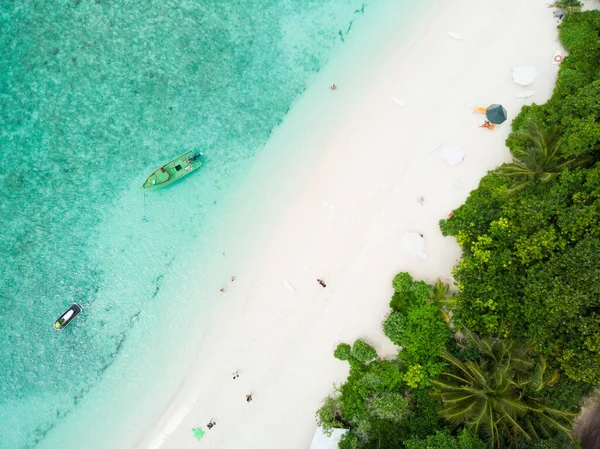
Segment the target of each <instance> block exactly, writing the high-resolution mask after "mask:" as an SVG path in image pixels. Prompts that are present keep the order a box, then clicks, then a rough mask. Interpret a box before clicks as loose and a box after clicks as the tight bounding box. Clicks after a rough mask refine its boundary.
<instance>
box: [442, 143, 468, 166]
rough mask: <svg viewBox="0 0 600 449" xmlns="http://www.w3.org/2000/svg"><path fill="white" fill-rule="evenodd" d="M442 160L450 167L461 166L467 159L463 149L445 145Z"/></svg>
mask: <svg viewBox="0 0 600 449" xmlns="http://www.w3.org/2000/svg"><path fill="white" fill-rule="evenodd" d="M440 152H441V155H442V159H444V161H446V164H448V165H456V164H460V163H461V162H462V161H463V159H464V158H465V152H464V151H463V150H462V148H461V147H459V146H458V145H454V144H445V145H444V146H443V147H442V149H441V151H440Z"/></svg>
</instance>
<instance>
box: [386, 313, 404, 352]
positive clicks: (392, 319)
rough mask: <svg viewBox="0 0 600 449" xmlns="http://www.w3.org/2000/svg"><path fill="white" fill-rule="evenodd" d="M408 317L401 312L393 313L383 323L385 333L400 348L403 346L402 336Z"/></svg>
mask: <svg viewBox="0 0 600 449" xmlns="http://www.w3.org/2000/svg"><path fill="white" fill-rule="evenodd" d="M405 322H406V316H405V315H403V314H402V313H400V312H392V313H390V314H389V315H388V317H387V318H386V320H385V321H384V322H383V332H384V333H385V335H386V336H387V337H388V338H389V339H390V340H392V342H394V344H396V345H398V346H402V335H404V332H405V330H404V329H405Z"/></svg>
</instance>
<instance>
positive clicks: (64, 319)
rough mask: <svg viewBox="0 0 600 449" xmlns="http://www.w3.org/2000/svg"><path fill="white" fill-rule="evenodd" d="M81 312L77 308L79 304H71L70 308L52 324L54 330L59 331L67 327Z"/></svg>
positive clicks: (80, 309) (79, 308)
mask: <svg viewBox="0 0 600 449" xmlns="http://www.w3.org/2000/svg"><path fill="white" fill-rule="evenodd" d="M81 311H82V308H81V307H79V304H77V303H73V305H72V306H71V307H69V308H68V309H67V310H66V311H65V313H63V314H62V315H61V316H59V317H58V319H57V320H56V321H55V323H54V330H55V331H59V330H61V329H64V328H65V327H67V325H68V324H69V323H70V322H71V321H73V319H74V318H75V317H76V316H77V315H79V314H80V313H81Z"/></svg>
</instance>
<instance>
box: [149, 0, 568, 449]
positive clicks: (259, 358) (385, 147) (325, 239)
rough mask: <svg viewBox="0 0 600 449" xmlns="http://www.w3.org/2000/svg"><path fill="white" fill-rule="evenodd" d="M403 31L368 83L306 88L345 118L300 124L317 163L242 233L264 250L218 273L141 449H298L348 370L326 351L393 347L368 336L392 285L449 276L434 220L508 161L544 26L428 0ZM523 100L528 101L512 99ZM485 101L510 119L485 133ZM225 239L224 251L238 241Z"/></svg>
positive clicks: (517, 5) (451, 249) (550, 45)
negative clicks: (358, 342)
mask: <svg viewBox="0 0 600 449" xmlns="http://www.w3.org/2000/svg"><path fill="white" fill-rule="evenodd" d="M448 32H454V33H456V34H458V35H461V36H462V40H458V39H454V38H451V37H450V36H448ZM416 36H417V37H418V39H417V40H416V41H414V42H413V41H409V42H408V47H407V41H404V42H398V43H397V44H395V43H394V42H391V43H389V45H387V46H386V48H385V49H384V50H385V55H384V57H383V58H381V62H380V64H379V65H378V66H377V68H376V70H371V71H368V72H363V73H367V74H368V78H365V76H362V77H361V76H356V77H353V75H352V73H351V72H348V71H346V72H343V73H342V72H340V73H335V69H336V68H335V67H331V68H329V69H327V70H325V72H326V74H325V75H323V76H322V79H323V80H325V79H326V76H327V77H331V80H332V81H331V82H335V83H336V84H337V85H338V86H339V88H338V90H337V91H335V92H331V91H329V90H328V89H327V88H326V86H320V87H318V89H321V90H320V91H316V90H315V89H317V86H315V87H313V88H312V90H313V92H312V93H311V92H308V93H307V95H309V96H310V95H313V96H315V95H323V96H325V95H327V96H328V97H329V98H327V100H325V101H331V102H332V103H336V104H337V106H338V107H340V106H342V107H344V111H345V112H344V113H343V114H342V115H336V116H333V115H332V116H330V117H328V118H326V119H325V122H323V115H322V114H321V115H320V116H318V119H319V120H321V121H320V122H314V123H306V124H305V126H306V128H307V129H311V127H321V129H320V132H319V133H318V136H319V137H318V139H311V137H310V136H305V137H303V138H301V142H300V143H298V142H296V144H297V145H302V144H305V145H311V146H314V147H315V148H316V149H317V150H318V154H319V156H318V158H317V159H316V163H315V164H312V165H310V166H309V167H303V168H302V169H301V170H300V171H299V174H296V175H295V176H294V178H293V181H294V183H296V184H295V185H294V188H289V187H288V186H285V187H284V186H281V188H282V189H288V190H287V191H289V192H292V195H291V196H292V197H293V200H291V202H287V204H285V205H283V204H279V205H278V204H277V203H276V202H274V203H272V205H273V210H272V211H271V212H270V213H271V214H272V215H273V223H274V225H273V227H272V228H270V229H266V230H265V229H263V230H257V233H258V234H260V235H259V236H258V237H257V238H258V239H259V240H260V241H261V242H263V238H264V239H265V240H264V244H261V245H260V246H258V245H256V246H254V247H253V246H251V248H254V249H253V250H252V251H253V252H252V253H251V254H244V256H243V257H244V258H246V259H248V260H253V263H252V265H251V269H250V270H249V271H246V272H243V273H239V272H235V273H233V272H232V274H235V275H236V276H237V279H236V281H235V282H234V283H230V284H228V285H226V287H227V302H226V303H225V304H226V307H222V308H221V310H219V311H218V312H216V313H215V322H214V324H213V326H212V327H211V329H210V330H209V331H208V333H207V336H206V339H205V340H204V342H203V344H202V347H201V349H200V352H199V354H198V360H199V363H198V365H197V367H196V368H194V369H193V370H192V372H190V373H189V375H188V378H187V379H186V381H185V382H184V384H183V385H182V389H181V391H180V393H179V395H178V396H177V397H176V398H175V399H174V400H173V402H172V404H171V406H170V407H169V409H168V410H167V411H166V414H164V415H163V416H162V417H160V416H159V417H158V418H159V420H158V423H157V425H156V426H155V428H154V429H149V432H148V433H147V435H146V437H145V438H144V439H143V440H142V442H140V444H139V447H140V448H157V447H161V448H164V449H168V448H187V447H190V448H191V447H198V445H199V444H202V445H203V446H205V447H214V448H223V449H229V448H231V449H240V448H244V449H252V448H261V449H271V448H272V449H279V448H290V449H294V448H307V447H308V446H309V444H310V440H311V438H312V435H313V433H314V429H315V427H316V424H315V422H314V413H315V411H316V409H317V408H318V406H319V404H320V401H321V399H322V398H323V397H324V396H326V395H327V394H329V393H330V392H331V391H332V384H333V383H334V382H341V381H343V380H344V378H345V376H346V375H347V364H345V363H342V362H339V361H338V360H336V359H334V358H333V355H332V352H333V349H334V348H335V346H336V344H337V343H339V342H340V341H347V342H352V341H354V340H355V339H356V338H359V337H364V338H366V339H367V340H369V341H370V342H372V343H373V344H374V346H375V347H376V348H377V350H378V352H379V353H380V355H390V354H393V353H394V351H395V348H394V347H393V345H391V343H390V342H389V341H387V340H386V339H385V337H384V336H383V334H382V333H381V331H380V330H379V325H380V323H381V322H382V320H383V318H384V316H385V314H386V313H387V311H388V305H387V304H388V298H389V297H390V295H391V279H392V277H393V275H394V274H395V273H397V272H398V271H409V272H411V274H413V276H415V277H416V278H419V279H424V280H427V281H434V280H435V278H436V277H438V276H441V277H442V278H445V279H447V280H450V271H451V268H452V266H453V265H454V264H455V262H456V260H457V259H458V257H459V256H460V249H459V248H458V246H457V245H456V243H455V242H454V240H453V239H446V238H444V237H442V236H441V233H440V231H439V229H438V221H439V219H441V218H443V217H445V216H447V214H448V212H449V211H450V210H452V209H453V208H454V207H457V206H459V205H460V204H461V203H462V202H463V201H464V199H465V198H466V197H467V195H468V193H469V191H470V190H472V189H473V188H475V187H476V185H477V183H478V181H479V179H480V178H481V177H482V176H483V175H484V174H485V172H486V171H487V170H489V169H492V168H494V167H495V166H497V165H499V164H500V163H501V162H503V161H506V160H509V159H510V157H509V153H508V150H507V148H505V146H504V140H505V138H506V136H507V134H508V132H509V130H510V128H509V123H510V120H512V118H514V116H515V115H516V113H518V111H519V109H520V107H521V105H522V104H524V103H525V102H527V104H529V103H531V102H533V101H535V102H538V103H542V102H544V101H546V100H547V98H548V97H549V96H550V93H551V90H552V88H553V85H554V80H555V76H556V72H557V69H558V67H557V66H555V65H553V64H552V63H551V58H552V55H553V53H554V51H555V50H556V49H558V48H559V45H558V42H557V40H556V36H557V32H556V21H555V20H554V19H553V18H552V10H551V9H549V8H548V7H547V5H546V3H545V2H544V1H543V0H536V1H533V0H532V1H529V2H522V1H518V0H508V2H504V3H497V2H492V1H491V0H478V1H475V0H455V1H452V2H448V1H443V2H442V3H441V6H440V7H439V9H438V10H437V12H436V14H435V16H434V17H433V18H432V19H431V20H430V21H429V22H428V23H427V24H426V25H425V27H423V28H422V29H421V30H418V31H417V32H416ZM519 65H532V66H534V67H536V69H537V71H538V77H537V79H536V81H535V83H534V84H533V86H530V87H528V88H527V89H525V88H521V87H519V86H517V85H516V84H514V83H513V81H512V78H511V69H512V68H513V67H515V66H519ZM524 90H533V91H534V92H535V93H534V95H533V96H532V97H530V98H528V99H526V100H523V99H519V98H517V97H516V94H517V93H519V92H522V91H524ZM393 98H396V100H397V101H396V102H395V101H394V100H393ZM398 102H403V103H405V106H399V105H398V104H397V103H398ZM490 103H502V104H503V105H504V106H505V107H506V109H507V110H508V113H509V122H507V123H506V124H504V125H503V126H501V127H498V128H496V129H495V130H494V131H491V132H490V131H487V130H483V129H480V128H478V126H477V123H478V120H479V119H480V117H478V116H477V115H475V114H473V113H472V112H471V111H472V108H473V106H475V105H478V106H487V105H489V104H490ZM298 106H299V107H302V105H298ZM337 112H338V109H336V108H334V107H332V108H331V110H330V113H331V114H334V113H337ZM293 119H294V118H293V114H291V118H290V119H289V120H293ZM313 120H316V118H314V119H313ZM309 122H310V120H309ZM324 123H325V125H327V127H326V128H325V129H323V124H324ZM282 128H285V124H284V126H282ZM282 133H283V131H282ZM282 135H283V134H282ZM278 139H281V137H279V136H278V135H275V136H274V137H273V139H272V141H274V143H273V142H271V143H270V144H271V145H273V144H277V143H278ZM438 142H440V143H455V144H458V145H460V146H461V147H462V148H463V150H464V152H465V159H464V161H463V162H462V164H459V165H456V166H449V165H447V164H446V163H445V162H444V161H443V160H442V159H441V157H440V152H439V150H432V149H433V148H434V147H435V145H436V143H438ZM279 143H280V142H279ZM258 175H261V173H260V169H259V171H258V172H257V173H255V174H254V176H258ZM285 181H286V180H285V179H280V178H277V182H285ZM265 184H269V182H266V183H265ZM267 187H269V188H272V189H273V188H274V189H277V188H278V186H277V183H276V182H273V181H271V182H270V185H267ZM419 198H423V201H419ZM278 206H279V207H278ZM281 206H283V207H281ZM248 207H249V208H250V206H248ZM246 212H248V211H246ZM241 229H242V228H240V230H241ZM240 230H238V231H239V234H238V235H237V239H238V240H240V241H241V240H243V239H244V238H248V237H249V235H248V234H244V233H243V232H241V231H240ZM248 232H251V231H248ZM406 232H420V233H423V234H424V236H425V241H426V248H425V249H426V252H427V254H428V258H427V259H425V260H422V259H418V258H410V257H408V256H405V255H403V254H402V252H401V251H400V247H399V243H400V238H401V237H402V235H403V234H404V233H406ZM233 246H235V245H233ZM233 268H235V267H233ZM317 278H323V279H325V280H326V281H327V288H326V289H323V288H321V287H320V286H319V285H318V284H317V283H316V279H317ZM283 281H287V282H288V283H289V285H291V286H293V288H294V290H295V291H294V292H291V291H290V289H289V286H288V287H286V285H284V283H283ZM236 369H239V370H240V378H239V379H236V380H233V379H232V378H231V373H232V372H233V371H235V370H236ZM250 392H252V393H253V397H254V400H253V401H252V403H249V404H248V403H246V401H245V400H244V397H245V394H246V393H250ZM211 418H214V419H215V420H216V421H217V423H218V425H217V426H216V427H215V428H214V429H213V430H211V431H210V432H208V433H207V434H206V435H205V436H204V438H203V439H202V441H201V442H198V441H196V440H195V439H194V438H193V436H192V432H191V429H192V428H194V427H199V426H200V427H203V428H204V429H206V424H207V423H208V421H209V420H210V419H211ZM165 438H166V439H165ZM163 439H165V440H164V441H162V440H163Z"/></svg>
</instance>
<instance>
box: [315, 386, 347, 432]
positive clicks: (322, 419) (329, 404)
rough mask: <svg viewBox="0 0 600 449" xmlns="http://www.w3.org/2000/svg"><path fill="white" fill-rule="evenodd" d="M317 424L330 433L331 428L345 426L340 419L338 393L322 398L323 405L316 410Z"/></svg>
mask: <svg viewBox="0 0 600 449" xmlns="http://www.w3.org/2000/svg"><path fill="white" fill-rule="evenodd" d="M316 418H317V425H318V426H321V427H322V428H323V431H324V432H325V433H326V434H328V435H331V431H332V430H333V429H338V428H339V429H341V428H344V427H345V424H346V423H344V421H343V420H342V397H341V395H339V394H337V393H336V394H335V395H333V396H327V397H326V398H325V399H324V400H323V405H321V408H319V410H317V416H316Z"/></svg>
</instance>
